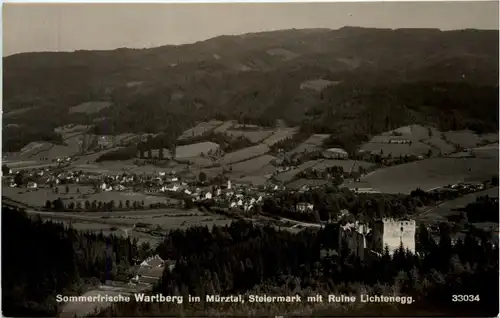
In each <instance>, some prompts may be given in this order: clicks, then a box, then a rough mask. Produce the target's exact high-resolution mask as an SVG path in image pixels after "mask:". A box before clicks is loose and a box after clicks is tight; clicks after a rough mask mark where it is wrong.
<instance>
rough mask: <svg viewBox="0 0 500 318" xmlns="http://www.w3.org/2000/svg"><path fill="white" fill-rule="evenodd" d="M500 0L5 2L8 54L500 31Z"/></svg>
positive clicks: (4, 30) (5, 54)
mask: <svg viewBox="0 0 500 318" xmlns="http://www.w3.org/2000/svg"><path fill="white" fill-rule="evenodd" d="M498 15H499V2H498V1H477V0H476V1H471V2H465V1H461V2H452V1H442V2H337V3H212V4H209V3H202V4H165V3H163V4H136V3H125V4H109V3H108V4H96V3H80V4H68V3H66V4H41V3H40V4H36V3H35V4H21V3H19V4H14V3H11V4H4V6H3V56H8V55H12V54H15V53H21V52H39V51H73V50H93V49H95V50H108V49H115V48H119V47H130V48H146V47H156V46H161V45H167V44H185V43H193V42H196V41H201V40H206V39H208V38H211V37H215V36H219V35H232V34H242V33H248V32H260V31H271V30H280V29H291V28H297V29H299V28H330V29H338V28H341V27H343V26H361V27H379V28H439V29H443V30H450V29H465V28H476V29H498V25H499V22H498Z"/></svg>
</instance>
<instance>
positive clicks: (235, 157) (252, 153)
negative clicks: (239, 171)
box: [217, 144, 269, 165]
mask: <svg viewBox="0 0 500 318" xmlns="http://www.w3.org/2000/svg"><path fill="white" fill-rule="evenodd" d="M268 152H269V147H268V146H267V145H266V144H258V145H255V146H252V147H248V148H244V149H240V150H237V151H234V152H230V153H227V154H225V155H224V157H222V158H220V159H219V160H218V161H217V162H218V163H220V164H221V165H228V164H233V163H237V162H240V161H243V160H247V159H250V158H253V157H257V156H261V155H264V154H266V153H268Z"/></svg>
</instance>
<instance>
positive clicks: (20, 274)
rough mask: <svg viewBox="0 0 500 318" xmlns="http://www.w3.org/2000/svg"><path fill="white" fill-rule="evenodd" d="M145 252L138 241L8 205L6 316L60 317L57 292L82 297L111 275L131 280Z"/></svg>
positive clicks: (4, 284) (4, 269)
mask: <svg viewBox="0 0 500 318" xmlns="http://www.w3.org/2000/svg"><path fill="white" fill-rule="evenodd" d="M145 253H146V251H145V250H144V249H141V248H139V247H138V245H137V241H131V240H130V239H124V238H121V237H116V236H109V237H105V236H103V235H102V234H100V235H96V234H90V233H82V232H77V231H76V230H74V229H71V228H69V229H68V228H65V227H64V226H63V225H62V224H59V223H51V222H42V221H41V220H40V219H38V220H31V219H29V218H28V216H27V215H26V213H24V212H22V211H18V210H14V209H11V208H9V207H6V206H2V260H3V261H2V314H3V315H4V316H6V317H54V316H56V315H57V313H58V309H59V305H60V304H58V303H56V297H55V296H56V294H65V295H79V293H81V292H83V291H85V288H88V287H89V286H91V285H93V284H95V285H99V284H100V283H101V281H104V280H106V279H120V278H123V277H126V278H128V277H129V276H130V275H131V273H132V272H131V266H132V265H133V264H134V259H142V258H144V257H145V256H146V254H145Z"/></svg>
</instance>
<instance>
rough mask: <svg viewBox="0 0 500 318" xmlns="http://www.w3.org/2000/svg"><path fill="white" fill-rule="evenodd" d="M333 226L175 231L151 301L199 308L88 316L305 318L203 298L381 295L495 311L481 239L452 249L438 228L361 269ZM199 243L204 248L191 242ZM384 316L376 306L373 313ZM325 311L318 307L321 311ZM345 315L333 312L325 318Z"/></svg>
mask: <svg viewBox="0 0 500 318" xmlns="http://www.w3.org/2000/svg"><path fill="white" fill-rule="evenodd" d="M338 231H339V227H338V224H336V225H335V224H332V225H328V226H327V227H326V228H325V229H323V230H320V231H319V232H312V231H303V232H300V233H299V234H291V233H288V232H286V231H277V230H275V229H274V228H272V227H261V226H255V225H253V224H251V223H246V222H244V221H238V222H233V223H232V224H231V225H230V226H226V227H217V226H216V227H214V228H213V229H212V230H211V231H210V230H208V229H207V228H206V227H197V228H191V229H188V230H175V231H172V232H170V233H169V235H167V237H166V238H165V241H164V242H162V243H161V244H160V245H159V246H158V248H157V252H158V253H159V254H160V256H161V257H162V258H164V259H165V258H170V259H176V260H178V261H177V264H176V266H175V268H174V269H173V271H172V272H170V271H165V272H164V275H163V277H162V279H161V281H160V283H159V284H158V285H157V286H156V289H155V290H154V293H157V292H159V293H162V294H164V295H181V296H185V297H187V295H197V296H201V299H202V302H201V303H195V304H193V303H191V304H188V303H185V304H183V305H181V306H179V305H171V304H167V303H161V304H150V303H148V304H146V303H141V304H138V303H135V302H132V303H122V304H116V305H113V306H112V307H111V308H108V309H105V310H103V311H102V312H100V313H98V314H96V316H100V317H105V316H157V315H182V314H183V315H201V314H203V313H205V315H207V314H210V313H212V314H215V313H217V314H222V315H229V316H231V315H237V314H242V313H246V314H248V312H252V313H255V314H257V315H258V314H259V313H260V314H266V315H280V314H283V313H285V314H286V313H287V312H290V311H293V312H295V313H306V312H307V308H306V306H305V305H300V304H299V305H292V304H270V305H267V306H266V305H265V304H262V305H259V304H248V303H245V304H225V305H217V304H208V303H205V302H204V301H203V299H204V297H203V296H204V295H207V294H221V295H230V294H237V293H240V294H256V293H257V294H269V295H280V296H281V295H294V294H299V295H303V296H304V297H305V296H306V295H315V294H317V293H319V294H329V293H336V294H341V293H344V294H354V295H359V294H360V293H367V294H383V295H394V294H395V295H398V294H399V295H406V296H412V297H413V299H414V300H415V304H413V305H402V306H412V307H411V308H412V309H413V310H416V309H422V308H426V309H428V310H430V309H433V310H436V311H438V312H440V314H449V313H450V312H455V313H456V312H457V311H456V310H457V309H458V310H459V311H460V312H461V314H462V315H463V314H466V315H491V314H492V313H493V314H496V313H497V311H498V276H497V275H498V246H494V245H492V244H491V243H490V242H489V241H488V240H487V239H486V238H476V237H474V236H472V235H471V234H468V235H467V236H466V237H465V239H464V240H459V241H458V242H457V243H456V244H452V240H451V235H450V232H449V229H448V228H447V227H446V226H445V225H443V226H442V228H441V233H440V237H439V239H438V240H437V241H436V239H434V238H433V237H432V236H431V235H430V234H429V232H428V231H427V229H426V227H425V226H422V227H420V228H419V230H418V233H417V238H418V245H419V250H420V251H421V252H420V253H418V254H414V253H411V252H410V251H408V250H405V249H404V248H403V247H401V248H400V249H399V250H398V251H396V252H395V254H394V255H390V254H389V251H388V250H387V249H386V250H385V252H384V253H383V255H382V256H381V257H372V258H369V259H367V260H365V261H361V260H360V259H359V258H357V257H355V256H354V255H352V254H349V252H348V250H347V249H345V248H342V249H340V253H330V256H328V255H327V256H325V253H324V251H325V250H326V251H328V250H339V244H344V243H339V241H338ZM200 242H203V244H200ZM327 254H328V253H327ZM453 294H468V295H478V299H479V300H478V301H477V302H473V303H471V302H468V303H454V302H452V295H453ZM373 307H374V308H373V310H375V312H374V313H376V314H381V315H383V314H384V312H383V310H384V308H385V306H384V305H381V306H373ZM323 308H324V307H323ZM342 309H344V310H345V309H346V308H338V307H333V308H331V309H330V311H329V312H328V313H329V314H330V315H335V314H337V315H338V314H339V312H344V313H345V312H347V313H348V312H349V311H342Z"/></svg>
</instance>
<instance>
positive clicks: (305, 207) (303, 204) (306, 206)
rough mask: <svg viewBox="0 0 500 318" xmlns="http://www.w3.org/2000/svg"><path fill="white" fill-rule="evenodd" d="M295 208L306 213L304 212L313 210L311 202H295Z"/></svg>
mask: <svg viewBox="0 0 500 318" xmlns="http://www.w3.org/2000/svg"><path fill="white" fill-rule="evenodd" d="M295 208H296V210H297V211H298V212H300V213H306V212H311V211H313V210H314V205H313V204H311V203H306V202H300V203H297V206H296V207H295Z"/></svg>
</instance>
